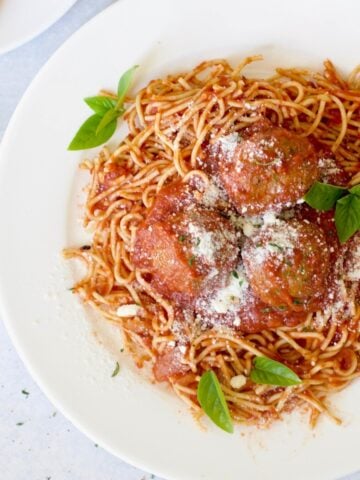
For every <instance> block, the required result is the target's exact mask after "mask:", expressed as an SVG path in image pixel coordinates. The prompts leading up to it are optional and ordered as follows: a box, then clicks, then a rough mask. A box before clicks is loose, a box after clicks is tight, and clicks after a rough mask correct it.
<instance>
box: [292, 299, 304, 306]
mask: <svg viewBox="0 0 360 480" xmlns="http://www.w3.org/2000/svg"><path fill="white" fill-rule="evenodd" d="M293 304H294V305H303V304H304V302H303V301H302V300H300V299H299V298H293Z"/></svg>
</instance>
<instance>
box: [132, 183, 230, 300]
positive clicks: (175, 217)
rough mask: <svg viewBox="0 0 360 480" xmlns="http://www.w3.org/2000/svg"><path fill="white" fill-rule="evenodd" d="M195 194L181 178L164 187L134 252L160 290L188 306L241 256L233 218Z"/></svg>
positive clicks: (135, 259)
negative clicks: (206, 204) (210, 206)
mask: <svg viewBox="0 0 360 480" xmlns="http://www.w3.org/2000/svg"><path fill="white" fill-rule="evenodd" d="M196 194H199V192H198V191H196V189H194V187H192V186H191V185H189V184H186V183H182V182H177V183H175V184H171V185H169V186H168V187H165V188H164V189H163V190H162V191H161V192H160V193H159V194H158V195H157V197H156V200H155V202H154V205H153V207H152V208H151V210H150V211H149V214H148V216H147V218H146V219H145V220H144V222H143V223H142V224H141V225H140V226H139V228H138V230H137V232H136V239H135V245H134V251H133V255H132V260H133V263H134V265H135V266H136V267H137V268H140V269H142V270H145V271H146V273H147V274H148V275H150V278H151V279H150V283H151V286H152V287H153V288H154V290H155V291H156V292H157V293H159V294H160V295H162V296H164V297H165V298H167V299H170V300H172V301H173V302H174V303H175V304H176V305H181V306H187V307H189V308H190V307H191V305H192V304H193V303H194V301H195V300H196V298H197V297H198V296H199V295H200V294H202V293H203V292H204V291H205V292H208V291H211V290H213V289H214V288H215V287H217V286H218V285H221V284H222V283H223V281H224V276H225V275H226V274H227V273H228V272H229V270H232V269H233V268H234V267H235V266H236V264H237V259H238V256H239V251H238V246H237V234H236V232H235V229H234V227H233V226H232V224H231V223H230V221H229V220H228V219H226V218H224V217H223V216H221V215H220V214H219V213H218V212H216V211H215V210H210V209H207V208H205V207H203V206H202V205H201V203H200V202H199V201H198V200H197V199H196V197H198V198H199V195H196Z"/></svg>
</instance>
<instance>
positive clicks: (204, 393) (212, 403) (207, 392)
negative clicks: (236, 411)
mask: <svg viewBox="0 0 360 480" xmlns="http://www.w3.org/2000/svg"><path fill="white" fill-rule="evenodd" d="M197 398H198V400H199V403H200V405H201V407H202V409H203V410H204V412H205V413H206V415H207V416H208V417H209V418H210V419H211V420H212V421H213V422H214V423H215V424H216V425H217V426H218V427H220V428H222V429H223V430H225V432H228V433H233V431H234V426H233V422H232V418H231V415H230V412H229V407H228V404H227V403H226V400H225V396H224V393H223V391H222V390H221V386H220V383H219V380H218V378H217V376H216V374H215V373H214V372H213V371H212V370H208V371H207V372H205V373H203V375H202V376H201V378H200V382H199V385H198V389H197Z"/></svg>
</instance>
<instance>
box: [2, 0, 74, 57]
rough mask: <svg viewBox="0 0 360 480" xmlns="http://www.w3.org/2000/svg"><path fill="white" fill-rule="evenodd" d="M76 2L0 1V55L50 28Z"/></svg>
mask: <svg viewBox="0 0 360 480" xmlns="http://www.w3.org/2000/svg"><path fill="white" fill-rule="evenodd" d="M75 2H76V0H0V54H2V53H5V52H7V51H9V50H12V49H14V48H16V47H18V46H19V45H22V44H23V43H25V42H27V41H28V40H31V39H32V38H34V37H35V36H36V35H39V34H40V33H41V32H43V31H44V30H45V29H46V28H48V27H50V25H52V24H53V23H54V22H55V21H56V20H58V19H59V18H60V17H62V16H63V15H64V13H65V12H66V11H67V10H68V9H69V8H70V7H71V6H72V5H74V3H75Z"/></svg>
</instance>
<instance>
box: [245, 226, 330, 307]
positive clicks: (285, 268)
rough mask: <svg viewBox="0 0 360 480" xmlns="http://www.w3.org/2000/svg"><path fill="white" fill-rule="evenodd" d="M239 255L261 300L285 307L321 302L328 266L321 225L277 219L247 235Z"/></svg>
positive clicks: (325, 244)
mask: <svg viewBox="0 0 360 480" xmlns="http://www.w3.org/2000/svg"><path fill="white" fill-rule="evenodd" d="M242 258H243V260H244V265H245V269H246V272H247V274H248V277H249V281H250V285H251V287H252V288H253V290H254V292H255V294H256V295H257V296H258V298H259V299H260V300H262V301H263V302H265V303H266V304H268V305H270V306H272V307H276V308H280V309H282V310H284V311H291V312H292V311H293V312H302V311H306V312H311V311H316V310H317V309H318V308H319V307H320V306H321V301H322V298H323V295H324V293H325V287H326V278H327V274H328V270H329V248H328V246H327V243H326V238H325V235H324V233H323V231H322V229H321V228H319V227H317V226H316V225H314V224H312V223H310V222H307V221H298V220H290V221H284V220H277V221H276V222H275V223H274V224H273V225H269V226H265V228H261V229H260V232H259V233H258V234H257V235H255V236H254V237H253V238H251V239H248V240H247V242H246V243H245V245H244V248H243V250H242Z"/></svg>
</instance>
